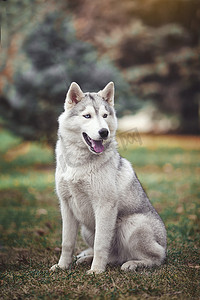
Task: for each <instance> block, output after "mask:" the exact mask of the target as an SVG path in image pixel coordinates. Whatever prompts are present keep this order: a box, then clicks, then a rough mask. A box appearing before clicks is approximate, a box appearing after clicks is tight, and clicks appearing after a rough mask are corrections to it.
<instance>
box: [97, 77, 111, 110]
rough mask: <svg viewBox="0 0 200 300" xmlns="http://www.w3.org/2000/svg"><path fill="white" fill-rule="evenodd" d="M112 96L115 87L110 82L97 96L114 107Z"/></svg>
mask: <svg viewBox="0 0 200 300" xmlns="http://www.w3.org/2000/svg"><path fill="white" fill-rule="evenodd" d="M114 94H115V86H114V83H113V82H112V81H111V82H109V83H108V84H107V85H106V86H105V88H104V89H103V90H102V91H99V92H98V95H99V96H101V97H102V98H103V99H104V100H106V101H107V102H108V103H109V104H110V105H111V106H113V105H114Z"/></svg>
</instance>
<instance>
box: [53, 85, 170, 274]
mask: <svg viewBox="0 0 200 300" xmlns="http://www.w3.org/2000/svg"><path fill="white" fill-rule="evenodd" d="M113 106H114V84H113V82H110V83H109V84H107V85H106V87H105V88H104V89H103V90H101V91H99V92H98V93H83V92H82V90H81V88H80V87H79V85H78V84H77V83H75V82H73V83H72V84H71V86H70V88H69V90H68V92H67V96H66V100H65V105H64V108H65V111H64V112H63V113H62V114H61V116H60V117H59V129H58V137H59V138H58V142H57V146H56V157H57V167H56V176H55V179H56V191H57V195H58V198H59V200H60V206H61V215H62V253H61V257H60V260H59V262H58V264H56V265H54V266H53V267H52V268H51V270H55V269H56V268H57V267H60V268H61V269H66V268H69V266H70V264H71V262H72V257H73V251H74V248H75V242H76V236H77V232H78V227H79V224H80V225H81V230H82V237H83V239H84V241H85V242H86V244H87V245H88V246H89V249H87V250H85V251H83V252H81V253H80V255H79V256H78V257H77V264H79V263H82V262H88V263H91V269H90V270H89V271H88V273H89V274H90V273H101V272H104V271H105V268H106V265H107V264H108V263H110V264H120V265H121V269H122V270H125V271H127V270H135V269H136V268H137V267H140V266H146V267H151V266H153V265H160V264H161V263H162V262H163V261H164V259H165V257H166V231H165V226H164V224H163V222H162V220H161V218H160V217H159V215H158V213H157V212H156V210H155V209H154V208H153V206H152V205H151V203H150V201H149V199H148V198H147V195H146V194H145V192H144V190H143V188H142V186H141V184H140V182H139V180H138V178H137V176H136V174H135V172H134V170H133V168H132V166H131V164H130V163H129V162H128V161H127V160H126V159H125V158H122V157H121V156H120V155H119V153H118V152H117V144H116V141H115V133H116V129H117V119H116V116H115V111H114V107H113Z"/></svg>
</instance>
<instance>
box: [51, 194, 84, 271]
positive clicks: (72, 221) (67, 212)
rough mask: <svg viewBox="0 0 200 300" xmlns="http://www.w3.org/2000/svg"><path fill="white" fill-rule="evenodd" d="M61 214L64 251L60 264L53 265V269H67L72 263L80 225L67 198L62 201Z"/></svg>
mask: <svg viewBox="0 0 200 300" xmlns="http://www.w3.org/2000/svg"><path fill="white" fill-rule="evenodd" d="M61 215H62V252H61V256H60V259H59V262H58V264H56V265H54V266H53V267H51V270H52V271H54V270H55V269H56V268H58V267H59V268H61V269H67V268H68V267H69V265H70V264H71V262H72V256H73V251H74V247H75V242H76V236H77V231H78V225H79V224H78V221H77V220H76V218H75V217H74V214H73V212H72V211H71V209H70V208H69V206H68V203H67V202H66V201H65V200H64V201H61Z"/></svg>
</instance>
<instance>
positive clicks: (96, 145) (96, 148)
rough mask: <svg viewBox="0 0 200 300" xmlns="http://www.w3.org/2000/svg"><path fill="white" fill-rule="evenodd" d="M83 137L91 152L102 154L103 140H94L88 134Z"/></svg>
mask: <svg viewBox="0 0 200 300" xmlns="http://www.w3.org/2000/svg"><path fill="white" fill-rule="evenodd" d="M83 137H84V140H85V141H86V143H87V144H88V146H89V147H90V149H91V151H92V152H94V153H101V152H103V150H104V145H103V140H98V141H96V140H93V139H91V138H90V137H89V135H87V133H85V132H83Z"/></svg>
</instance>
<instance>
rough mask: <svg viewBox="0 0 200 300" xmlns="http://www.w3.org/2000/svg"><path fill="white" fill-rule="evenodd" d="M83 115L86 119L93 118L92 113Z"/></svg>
mask: <svg viewBox="0 0 200 300" xmlns="http://www.w3.org/2000/svg"><path fill="white" fill-rule="evenodd" d="M83 117H84V118H86V119H90V118H91V115H90V114H87V115H84V116H83Z"/></svg>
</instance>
